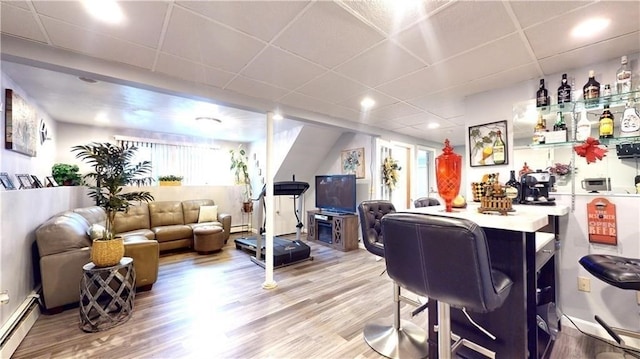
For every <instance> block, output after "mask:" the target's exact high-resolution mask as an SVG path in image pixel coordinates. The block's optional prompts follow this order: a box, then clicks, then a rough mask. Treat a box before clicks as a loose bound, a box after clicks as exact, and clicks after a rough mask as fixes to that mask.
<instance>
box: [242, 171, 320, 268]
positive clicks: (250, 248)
mask: <svg viewBox="0 0 640 359" xmlns="http://www.w3.org/2000/svg"><path fill="white" fill-rule="evenodd" d="M307 189H309V184H308V183H307V182H299V181H295V180H294V181H283V182H275V183H274V184H273V195H274V196H293V200H294V204H296V205H297V206H296V210H295V212H296V219H297V220H298V224H297V225H296V239H295V240H293V241H292V240H288V239H284V238H280V237H277V236H274V237H273V266H274V268H279V267H284V266H287V265H292V264H295V263H299V262H302V261H307V260H313V257H312V256H311V248H310V247H309V246H308V245H307V244H306V243H304V242H302V241H301V240H300V236H301V232H302V222H301V221H300V213H301V212H302V199H301V196H302V194H303V193H305V192H306V191H307ZM266 191H267V187H266V185H265V186H264V187H263V188H262V192H260V196H259V197H258V200H260V201H262V203H263V207H264V208H265V209H266V204H265V203H264V196H265V195H266ZM263 233H264V227H263V228H260V235H258V236H256V237H243V238H237V239H236V240H235V241H234V242H235V244H236V249H238V250H240V249H243V250H245V251H247V252H251V253H253V256H252V257H251V261H253V262H254V263H256V264H257V265H259V266H261V267H263V268H264V267H265V262H264V261H265V253H266V248H265V244H264V242H265V241H264V236H263Z"/></svg>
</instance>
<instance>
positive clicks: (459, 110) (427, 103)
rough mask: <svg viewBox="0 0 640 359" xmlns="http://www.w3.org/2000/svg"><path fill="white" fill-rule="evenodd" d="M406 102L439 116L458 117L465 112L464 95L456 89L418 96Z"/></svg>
mask: <svg viewBox="0 0 640 359" xmlns="http://www.w3.org/2000/svg"><path fill="white" fill-rule="evenodd" d="M407 102H409V103H410V104H412V105H415V106H416V107H419V108H421V109H423V110H425V111H429V112H431V113H433V114H435V115H437V116H439V117H441V118H452V117H459V116H462V115H464V113H465V104H464V97H463V96H461V95H460V94H459V93H458V92H457V91H446V92H442V93H435V94H431V95H425V96H419V97H416V98H414V99H411V100H409V101H407Z"/></svg>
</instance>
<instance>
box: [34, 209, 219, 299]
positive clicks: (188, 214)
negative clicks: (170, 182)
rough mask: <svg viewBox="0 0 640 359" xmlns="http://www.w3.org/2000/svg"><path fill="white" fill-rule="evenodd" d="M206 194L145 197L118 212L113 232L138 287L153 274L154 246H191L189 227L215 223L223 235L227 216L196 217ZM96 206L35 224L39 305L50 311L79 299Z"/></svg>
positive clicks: (99, 215) (100, 218)
mask: <svg viewBox="0 0 640 359" xmlns="http://www.w3.org/2000/svg"><path fill="white" fill-rule="evenodd" d="M213 204H214V202H213V201H212V200H188V201H182V202H181V201H164V202H150V203H149V204H142V205H140V206H132V207H131V208H130V210H129V212H127V213H118V214H117V216H116V222H115V224H114V227H115V231H116V234H117V235H121V236H123V237H124V238H125V256H127V257H132V258H133V265H134V268H135V270H136V287H137V288H138V290H148V289H151V286H152V285H153V283H155V282H156V280H157V278H158V263H159V251H161V250H170V249H175V248H181V247H187V248H189V247H192V246H193V228H195V227H197V226H202V225H212V224H213V225H218V226H220V227H222V228H223V229H224V235H225V242H226V241H227V240H228V238H229V231H230V229H231V216H230V215H228V214H218V221H214V222H208V223H198V216H199V212H200V206H211V205H213ZM105 221H106V214H105V212H104V210H103V209H102V208H101V207H97V206H92V207H86V208H78V209H74V210H71V211H67V212H63V213H60V214H58V215H55V216H53V217H52V218H50V219H49V220H47V221H46V222H45V223H43V224H42V225H40V226H39V227H38V229H37V230H36V244H37V247H38V252H39V256H40V261H39V265H40V274H41V279H42V292H43V297H44V303H45V307H46V309H47V310H48V311H50V312H55V311H58V309H62V307H63V306H64V305H67V304H72V303H76V302H78V300H79V289H78V288H79V287H78V286H79V283H80V280H81V279H82V266H83V265H84V264H86V263H88V262H89V261H90V258H89V255H90V248H91V243H92V242H91V240H90V239H89V235H88V234H87V233H88V231H89V228H90V227H91V225H92V224H101V225H104V223H105Z"/></svg>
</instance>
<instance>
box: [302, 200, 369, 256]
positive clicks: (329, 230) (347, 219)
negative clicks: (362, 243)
mask: <svg viewBox="0 0 640 359" xmlns="http://www.w3.org/2000/svg"><path fill="white" fill-rule="evenodd" d="M307 222H308V227H307V230H308V231H307V240H308V241H313V242H314V243H320V244H322V245H325V246H327V247H331V248H334V249H337V250H340V251H343V252H347V251H351V250H354V249H358V216H357V215H356V214H351V213H332V212H326V211H319V210H312V211H307Z"/></svg>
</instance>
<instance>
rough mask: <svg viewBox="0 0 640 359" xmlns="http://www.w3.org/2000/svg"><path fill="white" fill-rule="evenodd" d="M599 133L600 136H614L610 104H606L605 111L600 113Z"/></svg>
mask: <svg viewBox="0 0 640 359" xmlns="http://www.w3.org/2000/svg"><path fill="white" fill-rule="evenodd" d="M598 133H599V134H600V138H613V114H612V113H611V111H609V105H604V111H602V115H600V126H599V127H598Z"/></svg>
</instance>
